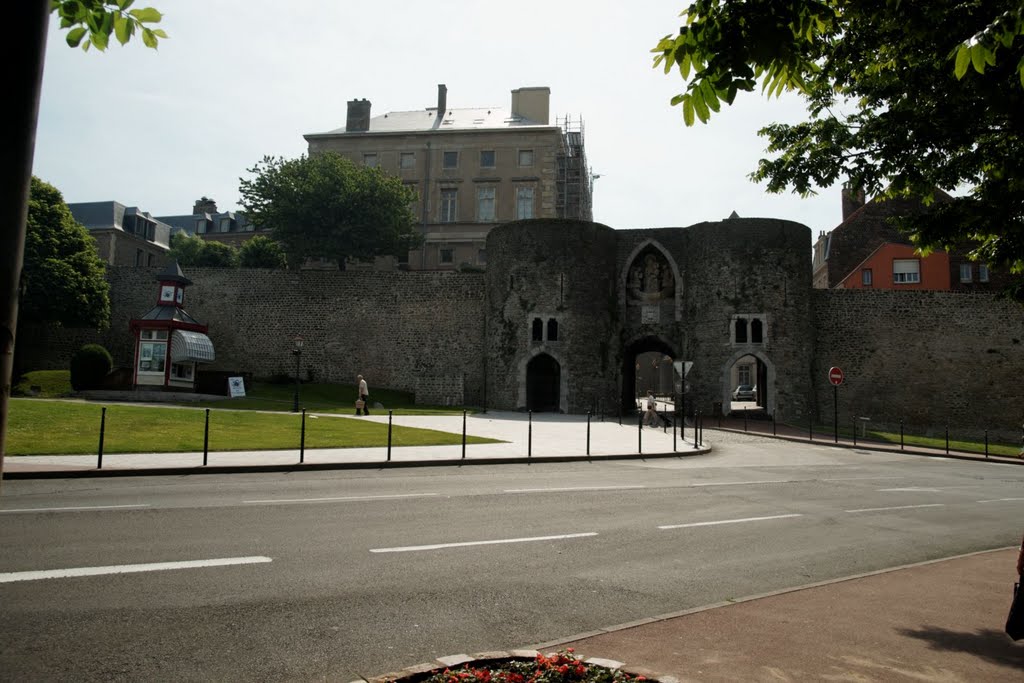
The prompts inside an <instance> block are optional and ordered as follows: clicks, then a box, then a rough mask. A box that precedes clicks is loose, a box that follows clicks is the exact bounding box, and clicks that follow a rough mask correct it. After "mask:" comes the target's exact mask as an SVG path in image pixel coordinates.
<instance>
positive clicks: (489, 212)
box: [476, 187, 494, 223]
mask: <svg viewBox="0 0 1024 683" xmlns="http://www.w3.org/2000/svg"><path fill="white" fill-rule="evenodd" d="M476 219H477V221H479V222H481V223H489V222H490V221H493V220H494V188H493V187H478V188H476Z"/></svg>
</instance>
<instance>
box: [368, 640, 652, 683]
mask: <svg viewBox="0 0 1024 683" xmlns="http://www.w3.org/2000/svg"><path fill="white" fill-rule="evenodd" d="M605 661H606V660H593V659H591V660H584V659H583V658H581V657H579V656H577V655H576V654H575V653H574V652H573V649H572V648H567V649H565V650H561V651H559V652H552V653H550V654H547V655H545V654H542V653H539V652H538V653H537V654H536V656H534V657H523V656H512V657H495V658H479V659H471V660H469V661H465V662H462V663H459V664H456V665H450V666H444V667H437V668H434V669H432V670H418V671H415V672H412V673H409V674H406V675H401V676H395V677H389V676H384V677H382V678H381V679H379V680H380V681H382V682H383V683H633V682H634V681H635V682H636V683H640V682H646V683H659V681H658V680H656V679H653V678H650V677H649V676H645V675H643V674H641V673H639V672H630V671H626V670H624V669H622V668H620V665H619V663H618V662H610V661H608V662H607V664H609V665H610V666H605V665H604V664H602V663H601V662H605ZM416 668H417V669H419V667H416Z"/></svg>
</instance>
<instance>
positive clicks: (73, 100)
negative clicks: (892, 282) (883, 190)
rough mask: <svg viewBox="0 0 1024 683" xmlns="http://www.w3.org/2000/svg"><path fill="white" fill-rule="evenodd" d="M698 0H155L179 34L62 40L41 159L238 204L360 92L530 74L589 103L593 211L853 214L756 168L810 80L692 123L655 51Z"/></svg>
mask: <svg viewBox="0 0 1024 683" xmlns="http://www.w3.org/2000/svg"><path fill="white" fill-rule="evenodd" d="M687 2H688V0H646V1H645V2H637V3H626V2H622V1H621V0H618V1H616V0H588V1H586V2H584V1H582V0H562V1H561V2H553V1H551V0H545V1H541V0H520V1H519V2H517V3H514V4H509V3H501V4H499V3H490V2H479V0H434V1H433V2H429V3H428V2H421V1H420V2H416V1H410V0H391V1H390V2H386V3H367V2H354V1H350V0H291V1H290V2H281V1H280V0H273V1H272V2H271V1H268V0H137V1H136V6H138V7H147V6H153V7H156V8H157V9H158V10H160V11H161V12H162V13H163V15H164V18H163V21H162V22H161V24H160V28H163V30H164V31H166V32H167V34H168V38H167V39H166V40H162V41H161V42H160V45H159V49H158V50H151V49H148V48H145V47H144V46H143V44H142V42H141V40H139V39H138V38H136V39H134V40H133V41H131V42H130V43H128V45H126V46H121V45H120V44H118V43H116V41H114V40H113V39H111V46H110V47H109V48H108V49H107V51H106V52H98V51H96V50H94V49H92V50H90V51H89V52H87V53H86V52H83V51H82V50H81V49H80V48H70V47H68V46H67V44H66V43H65V41H64V36H65V34H64V32H62V31H61V30H59V28H58V25H57V21H56V19H55V18H51V22H52V23H51V26H50V31H49V34H48V38H47V50H46V61H45V65H44V72H43V88H42V95H41V100H40V112H39V124H38V128H37V132H36V148H35V158H34V166H33V173H34V174H35V175H36V176H38V177H39V178H41V179H42V180H45V181H46V182H49V183H51V184H52V185H54V186H56V187H57V188H58V189H59V190H60V191H61V192H62V193H63V195H64V199H65V201H67V202H69V203H74V202H90V201H106V200H114V201H118V202H120V203H122V204H125V205H127V206H137V207H139V209H140V210H142V211H147V212H149V213H150V214H152V215H154V216H167V215H180V214H188V213H191V212H192V205H193V203H194V202H195V200H196V199H198V198H200V197H202V196H207V197H210V198H213V199H214V200H216V202H217V205H218V208H219V209H220V210H221V211H225V210H236V209H238V208H239V204H238V201H239V192H238V186H239V179H240V178H243V177H250V174H249V172H248V169H250V168H252V167H253V166H254V165H255V164H256V163H257V162H258V161H260V160H261V159H262V158H263V157H265V156H274V157H285V158H295V157H298V156H299V155H301V154H304V153H306V151H307V146H306V141H305V140H304V139H303V137H302V136H303V135H304V134H306V133H319V132H325V131H329V130H334V129H337V128H341V127H344V125H345V117H346V109H347V102H348V101H349V100H352V99H357V98H366V99H368V100H370V101H371V103H372V115H373V116H377V115H379V114H383V113H385V112H388V111H408V110H416V109H423V108H426V107H431V106H435V105H436V102H437V85H438V84H440V83H444V84H445V85H447V87H448V106H449V107H451V108H461V107H490V106H501V107H506V108H507V107H508V106H509V104H510V99H511V95H510V93H511V91H512V90H513V89H516V88H519V87H532V86H547V87H549V88H550V89H551V117H552V121H551V122H552V123H554V119H555V117H565V116H570V117H572V118H573V119H582V122H583V127H584V135H585V143H586V152H587V159H588V162H589V164H590V166H591V169H592V171H593V173H594V174H596V175H599V176H600V177H599V178H597V179H596V180H595V182H594V220H595V221H597V222H600V223H604V224H605V225H608V226H610V227H613V228H616V229H629V228H655V227H677V226H687V225H692V224H694V223H698V222H701V221H714V220H721V219H723V218H726V217H727V216H728V215H729V214H730V213H732V212H733V211H735V212H736V213H737V214H738V215H740V216H742V217H767V218H783V219H787V220H793V221H797V222H800V223H803V224H804V225H807V226H808V227H809V228H811V230H812V235H813V236H814V237H816V236H817V235H818V233H819V232H820V231H823V230H831V229H832V228H833V227H835V226H836V225H837V224H838V223H839V222H840V220H841V214H842V212H841V203H840V193H839V188H838V187H832V188H828V189H824V190H821V191H820V192H819V194H818V195H817V196H814V197H811V198H801V197H799V196H798V195H795V194H792V193H784V194H769V193H767V192H766V191H765V189H764V186H763V185H757V184H755V183H752V182H751V181H750V180H749V178H748V175H749V174H750V173H751V172H752V171H753V170H754V169H755V168H756V167H757V161H758V159H760V158H762V157H764V156H766V153H765V151H764V150H765V146H766V140H765V139H764V138H761V137H758V135H757V131H758V129H760V128H761V127H763V126H764V125H766V124H768V123H771V122H774V121H780V122H797V121H800V120H803V119H804V118H805V114H804V109H803V105H802V103H801V102H800V101H799V100H798V99H797V98H796V97H793V96H783V97H782V98H778V99H775V98H773V99H771V100H768V99H765V98H764V97H763V96H761V94H760V92H756V93H741V94H740V95H739V96H738V97H737V100H736V103H735V104H734V105H733V106H732V107H723V110H722V112H721V113H719V114H718V115H715V116H713V118H712V119H711V122H710V123H709V124H706V125H704V124H700V123H698V124H696V125H695V126H693V127H691V128H687V127H686V126H684V124H683V119H682V113H681V111H680V109H679V107H672V106H671V105H670V104H669V101H670V100H671V98H672V96H673V95H675V94H677V93H679V92H682V90H683V88H684V83H683V81H682V79H681V78H680V77H679V75H678V72H674V73H672V74H670V75H665V74H664V73H663V71H662V70H661V69H660V68H659V69H655V68H653V66H652V64H653V55H652V54H651V52H650V51H651V49H652V48H653V47H654V46H655V45H656V44H657V42H658V40H660V39H661V38H662V37H663V36H665V35H667V34H670V33H674V32H675V31H677V30H678V27H679V25H680V18H679V12H680V11H681V10H682V9H683V8H684V6H685V5H686V4H687Z"/></svg>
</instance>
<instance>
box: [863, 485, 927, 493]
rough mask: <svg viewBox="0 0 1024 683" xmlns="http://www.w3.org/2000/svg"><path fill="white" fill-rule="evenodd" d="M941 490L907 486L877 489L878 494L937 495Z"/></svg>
mask: <svg viewBox="0 0 1024 683" xmlns="http://www.w3.org/2000/svg"><path fill="white" fill-rule="evenodd" d="M941 490H942V489H926V488H924V487H921V486H909V487H907V488H902V489H878V491H879V492H880V493H888V492H894V491H907V492H911V493H920V492H929V493H938V492H939V491H941Z"/></svg>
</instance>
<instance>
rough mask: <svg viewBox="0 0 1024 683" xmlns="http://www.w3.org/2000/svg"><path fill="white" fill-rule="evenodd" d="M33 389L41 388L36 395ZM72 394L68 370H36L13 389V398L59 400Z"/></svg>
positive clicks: (25, 375) (24, 377) (28, 373)
mask: <svg viewBox="0 0 1024 683" xmlns="http://www.w3.org/2000/svg"><path fill="white" fill-rule="evenodd" d="M32 387H39V390H38V391H39V393H36V394H34V393H33V391H32ZM69 394H71V373H70V372H69V371H67V370H35V371H33V372H26V373H25V374H24V376H22V378H21V380H20V381H19V382H18V383H17V384H15V385H14V386H13V387H11V396H33V395H34V396H38V397H40V398H57V397H59V396H68V395H69Z"/></svg>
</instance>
